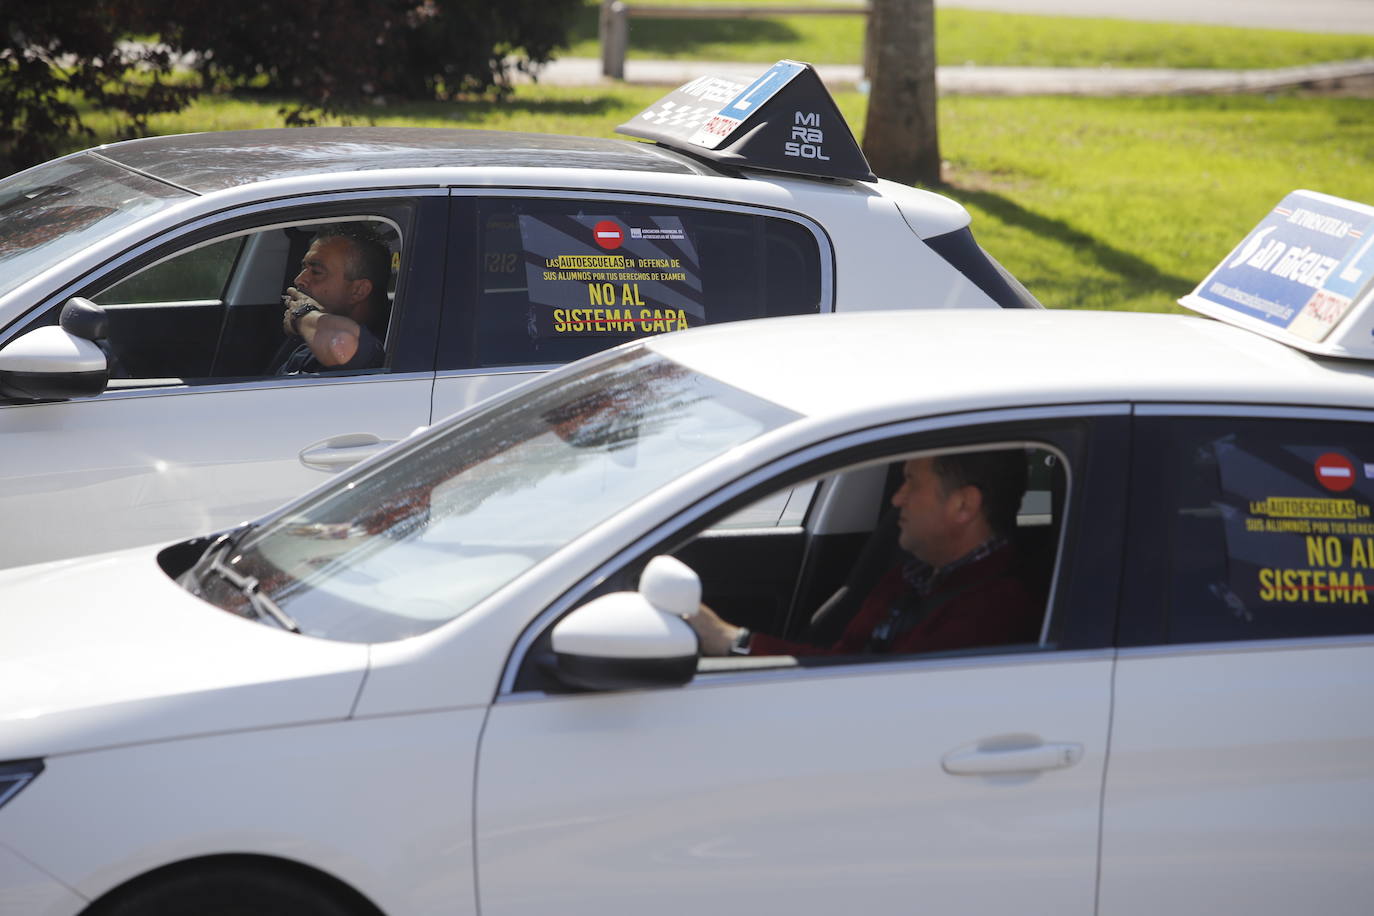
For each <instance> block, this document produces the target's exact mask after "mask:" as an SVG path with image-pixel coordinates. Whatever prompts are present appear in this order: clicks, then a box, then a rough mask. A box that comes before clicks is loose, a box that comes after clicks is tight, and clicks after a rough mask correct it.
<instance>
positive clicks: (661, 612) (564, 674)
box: [550, 556, 701, 690]
mask: <svg viewBox="0 0 1374 916" xmlns="http://www.w3.org/2000/svg"><path fill="white" fill-rule="evenodd" d="M700 604H701V580H700V579H698V578H697V574H696V573H695V572H693V571H692V570H691V568H690V567H688V566H687V565H686V564H685V563H683V562H681V561H680V560H675V559H673V558H672V557H667V556H661V557H654V558H653V559H652V560H650V561H649V564H648V565H647V566H646V567H644V573H643V574H642V575H641V576H640V578H639V590H638V591H634V592H616V593H614V594H611V595H602V596H601V597H600V598H597V599H595V600H594V601H590V602H588V603H587V604H584V605H583V606H582V607H580V608H578V609H577V610H575V611H573V612H572V613H571V614H569V615H568V616H567V617H564V618H563V619H562V620H560V621H559V622H558V623H557V624H556V625H555V626H554V628H553V634H552V642H553V646H552V647H553V663H552V665H551V666H550V667H551V669H552V673H553V675H554V676H555V677H557V678H558V679H559V680H560V681H562V682H563V683H565V684H567V685H568V686H570V687H580V688H582V689H584V690H627V689H633V688H636V687H679V686H681V685H683V684H685V683H687V682H688V681H690V680H691V679H692V677H693V676H694V675H695V674H696V670H697V654H698V650H699V643H698V641H697V634H696V631H695V630H693V629H692V626H691V624H689V623H687V620H686V618H688V617H690V616H692V615H693V614H695V613H696V612H697V608H698V607H699V606H700Z"/></svg>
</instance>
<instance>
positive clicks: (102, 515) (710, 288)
mask: <svg viewBox="0 0 1374 916" xmlns="http://www.w3.org/2000/svg"><path fill="white" fill-rule="evenodd" d="M731 87H733V92H734V95H733V96H732V95H731V91H732V90H731ZM735 96H739V97H740V98H741V99H744V100H746V101H748V102H749V103H750V106H751V111H752V114H750V115H749V117H748V118H745V119H743V120H741V121H740V124H739V125H737V126H739V130H738V131H737V133H738V134H739V136H738V137H736V138H733V139H731V138H730V137H728V136H723V135H720V134H719V131H717V133H712V134H710V135H709V136H708V137H706V138H695V137H694V134H693V131H694V130H695V128H693V127H691V125H694V124H697V123H699V122H700V123H705V122H706V121H708V120H710V119H711V118H714V112H716V111H717V110H725V109H727V108H730V105H731V104H733V103H732V101H731V100H732V99H733V98H734V97H735ZM684 99H685V100H687V101H695V102H696V105H695V107H692V106H688V105H686V104H685V103H683V100H684ZM674 100H677V101H674ZM665 112H669V113H670V114H667V115H665ZM708 116H709V117H708ZM796 119H801V120H802V121H805V122H806V123H805V124H801V125H799V126H796V127H795V130H797V131H798V132H800V134H801V135H802V136H805V137H808V138H811V141H815V142H810V141H808V142H806V143H805V144H802V141H800V140H791V139H787V137H788V136H790V134H789V130H791V129H792V128H791V127H790V125H792V123H793V121H794V120H796ZM712 123H717V122H715V121H713V122H712ZM719 123H725V122H719ZM665 125H666V126H665ZM673 126H677V127H678V128H679V131H678V133H676V134H674V133H671V129H672V127H673ZM626 130H627V131H629V132H632V133H635V134H636V135H640V136H652V137H654V138H656V139H657V140H658V142H657V143H656V144H649V143H638V142H630V141H625V140H601V139H587V138H576V137H551V136H538V135H530V134H515V133H502V132H494V131H471V130H443V129H432V130H430V129H383V128H329V129H304V130H259V131H239V132H230V133H207V134H193V135H187V136H179V137H159V138H153V139H147V140H138V141H132V142H127V143H116V144H112V145H109V146H103V147H99V148H97V149H94V150H88V151H86V152H82V153H77V154H74V155H72V156H69V157H66V158H64V159H59V160H56V161H54V162H50V163H48V164H45V165H41V166H38V167H37V168H34V169H31V170H29V171H26V172H23V173H21V174H19V175H16V176H13V177H11V178H8V179H6V180H5V181H3V182H0V436H3V438H4V441H5V448H4V454H3V459H2V460H0V516H3V518H5V519H6V520H7V524H5V525H2V526H0V567H4V566H14V565H19V564H22V563H32V562H37V561H40V560H44V559H53V558H59V557H66V556H75V555H78V554H84V553H91V552H95V551H98V550H109V549H113V548H116V547H123V546H132V545H134V544H141V543H150V542H154V541H164V540H167V539H171V538H176V537H187V536H190V535H193V534H197V533H200V532H203V531H207V530H213V529H215V528H222V527H227V526H230V525H234V524H237V523H238V522H240V521H242V520H244V519H247V518H252V517H255V516H257V515H260V514H262V513H263V512H266V511H268V510H269V509H271V508H272V507H274V506H276V505H278V504H280V503H281V502H283V501H284V500H286V499H289V498H293V497H295V496H298V495H300V494H301V493H303V492H305V491H306V490H308V489H310V488H311V487H313V486H315V485H317V484H319V483H320V482H322V481H323V480H324V479H325V478H324V475H325V474H327V473H329V472H332V471H335V470H338V469H339V468H342V467H346V466H348V465H349V464H352V463H354V462H356V461H358V460H360V459H361V458H362V457H365V456H367V455H369V454H372V453H374V452H376V451H378V450H379V449H381V448H383V447H385V445H387V444H388V443H390V442H393V441H396V440H398V439H400V438H403V437H404V436H405V435H407V434H408V433H410V432H411V431H412V430H414V429H415V428H416V427H419V426H424V425H427V424H429V423H430V422H432V421H434V420H436V419H439V418H441V417H444V416H447V415H448V414H450V413H452V412H454V411H455V410H458V409H460V408H463V407H466V406H469V405H471V404H474V403H476V402H477V401H480V400H481V399H483V398H485V397H487V396H489V395H491V394H494V393H496V392H498V391H500V390H502V389H504V388H507V387H509V386H511V385H513V384H515V383H516V382H519V381H521V380H524V379H526V378H528V377H530V375H531V374H533V373H536V372H539V371H543V370H546V369H548V368H550V367H552V366H555V365H559V364H562V363H565V362H568V361H570V360H571V359H573V358H576V357H579V356H583V355H586V354H588V353H592V352H595V351H597V350H600V349H603V348H606V347H609V346H612V345H614V344H618V343H620V342H623V341H626V340H632V339H636V338H639V337H643V336H646V335H648V334H653V333H659V332H661V331H665V330H677V329H681V328H685V327H688V326H692V327H695V326H697V325H701V324H713V323H717V322H722V321H731V320H736V319H741V318H757V317H765V316H771V315H784V314H804V313H824V312H831V311H836V310H841V309H844V310H849V309H877V308H916V307H952V308H994V307H997V306H998V305H1001V306H1006V307H1037V305H1038V304H1037V303H1036V302H1035V300H1034V299H1033V298H1032V297H1031V296H1030V295H1029V294H1028V293H1026V292H1025V290H1024V289H1023V288H1021V286H1020V284H1018V283H1016V281H1015V280H1013V279H1011V278H1010V277H1009V276H1007V275H1005V273H1004V272H1003V271H1001V269H1000V268H999V267H998V266H997V265H996V264H995V263H994V262H993V261H992V260H991V259H989V258H988V257H987V256H986V255H985V254H984V252H983V251H982V250H981V249H980V248H979V247H978V245H977V244H976V242H975V241H974V240H973V237H972V235H970V233H969V215H968V213H967V211H965V210H964V209H963V208H962V207H961V206H959V205H958V204H957V203H954V202H953V201H950V200H948V199H946V198H943V197H940V196H937V195H935V194H930V193H926V192H922V191H918V190H914V189H912V188H908V187H903V186H900V185H897V184H893V183H891V182H885V181H877V180H875V179H873V176H872V175H871V174H870V173H869V171H868V166H867V164H866V163H864V161H863V156H862V153H860V152H859V150H858V147H857V146H856V145H855V144H854V140H853V137H852V136H851V135H850V133H849V130H848V128H847V127H846V126H845V124H844V121H843V119H842V118H841V117H840V115H839V113H838V112H837V111H836V110H835V108H834V104H833V102H832V101H831V99H830V97H829V96H828V94H826V92H825V90H824V88H823V87H822V86H821V84H820V82H819V80H818V79H817V78H816V75H815V72H814V71H813V70H811V69H810V68H806V67H801V66H800V65H795V64H787V63H786V62H784V63H781V64H779V65H778V66H777V67H774V68H772V69H771V70H769V71H768V73H767V74H765V75H764V77H763V78H761V81H756V84H755V85H754V86H746V85H745V84H743V83H732V82H729V81H724V80H698V81H694V82H693V83H692V84H689V85H688V86H686V87H684V88H683V89H681V90H678V91H676V92H674V93H671V94H670V95H669V96H668V98H666V99H665V100H664V101H663V102H661V103H657V104H656V105H655V106H653V107H651V108H650V109H649V110H647V111H646V112H645V113H644V114H643V115H642V116H637V117H636V118H635V119H633V120H632V121H631V122H630V124H628V125H627V126H626ZM665 131H669V132H667V133H665ZM775 131H781V132H782V134H783V135H782V136H777V137H774V136H773V134H772V133H770V132H775ZM817 138H819V139H817ZM789 144H791V145H792V146H796V148H797V150H798V155H796V156H789V155H787V147H788V145H789ZM799 144H801V145H799ZM803 145H804V146H805V150H804V152H806V153H808V154H809V157H808V156H803V155H801V152H802V151H803ZM339 224H351V226H352V228H353V229H355V230H357V229H359V228H360V227H362V228H364V229H366V230H367V231H368V232H370V233H371V234H372V235H373V236H374V237H377V238H379V239H380V240H381V241H382V242H383V243H384V244H385V245H386V246H387V247H388V248H389V251H390V255H391V258H392V270H391V272H390V280H389V283H388V286H389V303H390V304H389V309H388V310H389V316H386V317H387V318H389V320H386V321H382V322H380V324H381V325H384V327H379V328H378V336H379V337H384V341H385V348H386V351H387V358H386V362H385V364H384V365H383V366H381V367H380V368H377V369H371V370H356V371H352V372H335V373H324V374H314V375H309V374H307V375H296V376H290V377H282V376H278V375H275V374H274V373H275V371H276V369H277V368H278V367H280V366H281V365H282V362H283V359H282V357H283V355H284V354H285V353H286V352H287V351H289V349H290V347H289V346H286V348H285V349H283V347H284V346H285V341H286V338H285V337H284V335H283V328H282V317H283V305H282V292H283V290H284V289H285V288H286V287H287V286H289V285H291V284H292V282H293V278H294V277H296V275H297V271H298V270H299V269H300V263H301V259H302V256H303V255H304V254H305V253H306V251H307V247H308V246H309V245H310V243H311V239H312V237H313V236H314V235H315V234H316V233H317V232H320V231H321V230H325V229H327V230H328V231H333V230H334V229H335V228H336V227H337V226H338V225H339ZM379 285H380V284H379ZM73 299H76V300H78V303H77V305H76V306H74V307H73V309H72V310H70V311H69V312H68V317H67V319H66V320H65V321H64V322H62V324H61V325H59V317H60V315H61V313H62V311H63V309H64V306H66V305H67V304H68V303H69V302H70V301H71V300H73ZM841 303H843V304H841ZM91 338H95V339H97V340H98V345H97V342H93V341H92V340H91ZM296 342H297V343H298V342H299V341H296ZM107 379H108V381H107Z"/></svg>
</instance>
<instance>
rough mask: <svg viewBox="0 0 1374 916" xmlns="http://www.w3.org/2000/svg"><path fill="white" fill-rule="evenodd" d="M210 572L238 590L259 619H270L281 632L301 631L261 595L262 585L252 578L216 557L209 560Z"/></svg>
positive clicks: (279, 609) (269, 599)
mask: <svg viewBox="0 0 1374 916" xmlns="http://www.w3.org/2000/svg"><path fill="white" fill-rule="evenodd" d="M210 571H211V572H213V573H215V574H216V575H217V576H219V577H220V578H221V579H223V580H224V581H225V582H228V583H229V584H230V585H232V586H234V588H236V589H238V590H239V592H241V593H242V594H243V597H245V598H247V599H248V604H249V606H250V607H252V608H253V611H254V612H255V613H256V614H257V615H258V616H259V617H271V618H272V620H274V621H275V622H276V624H277V625H278V626H279V627H281V628H282V629H283V630H290V631H291V632H292V633H299V632H300V631H301V628H300V625H299V624H298V623H296V621H294V620H292V619H291V615H290V614H288V613H286V611H283V610H282V609H281V605H279V604H277V602H275V601H273V600H272V599H271V598H269V597H267V596H266V595H264V594H263V593H262V584H261V583H260V582H258V580H257V578H255V577H254V576H245V575H242V574H240V573H239V572H238V571H236V570H233V569H230V568H229V567H228V566H225V565H224V564H223V563H221V562H220V559H219V556H218V555H216V556H214V557H212V558H211V560H210Z"/></svg>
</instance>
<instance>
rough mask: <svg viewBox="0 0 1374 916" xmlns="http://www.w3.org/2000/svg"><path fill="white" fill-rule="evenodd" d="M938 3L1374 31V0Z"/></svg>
mask: <svg viewBox="0 0 1374 916" xmlns="http://www.w3.org/2000/svg"><path fill="white" fill-rule="evenodd" d="M935 3H936V5H937V6H944V7H963V8H965V9H974V10H998V11H1000V12H1004V13H1040V14H1045V15H1052V16H1095V17H1100V18H1104V19H1140V20H1149V21H1154V22H1191V23H1207V24H1210V25H1235V26H1245V27H1248V28H1256V29H1288V30H1291V31H1295V32H1353V33H1357V34H1364V35H1374V0H1303V2H1301V3H1295V2H1293V0H1148V2H1142V0H1135V2H1128V0H935Z"/></svg>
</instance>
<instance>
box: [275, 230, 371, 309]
mask: <svg viewBox="0 0 1374 916" xmlns="http://www.w3.org/2000/svg"><path fill="white" fill-rule="evenodd" d="M350 253H351V251H350V248H349V243H348V241H347V240H346V239H341V238H330V239H320V240H318V241H316V242H315V243H314V244H312V245H311V246H310V250H309V251H307V252H306V253H305V257H304V258H302V259H301V272H300V273H298V274H296V279H295V281H294V283H293V285H294V286H295V287H296V289H298V290H300V291H301V292H303V293H305V294H306V295H307V296H309V297H310V298H312V299H314V300H315V301H316V302H318V303H319V304H320V307H321V308H323V309H324V310H325V311H326V312H329V313H331V314H334V315H347V314H349V313H350V312H351V311H352V310H353V307H354V306H355V305H357V303H358V302H359V301H361V300H362V299H363V298H366V297H365V296H361V295H359V287H360V285H361V284H362V283H363V282H364V281H362V280H350V279H348V256H349V254H350Z"/></svg>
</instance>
